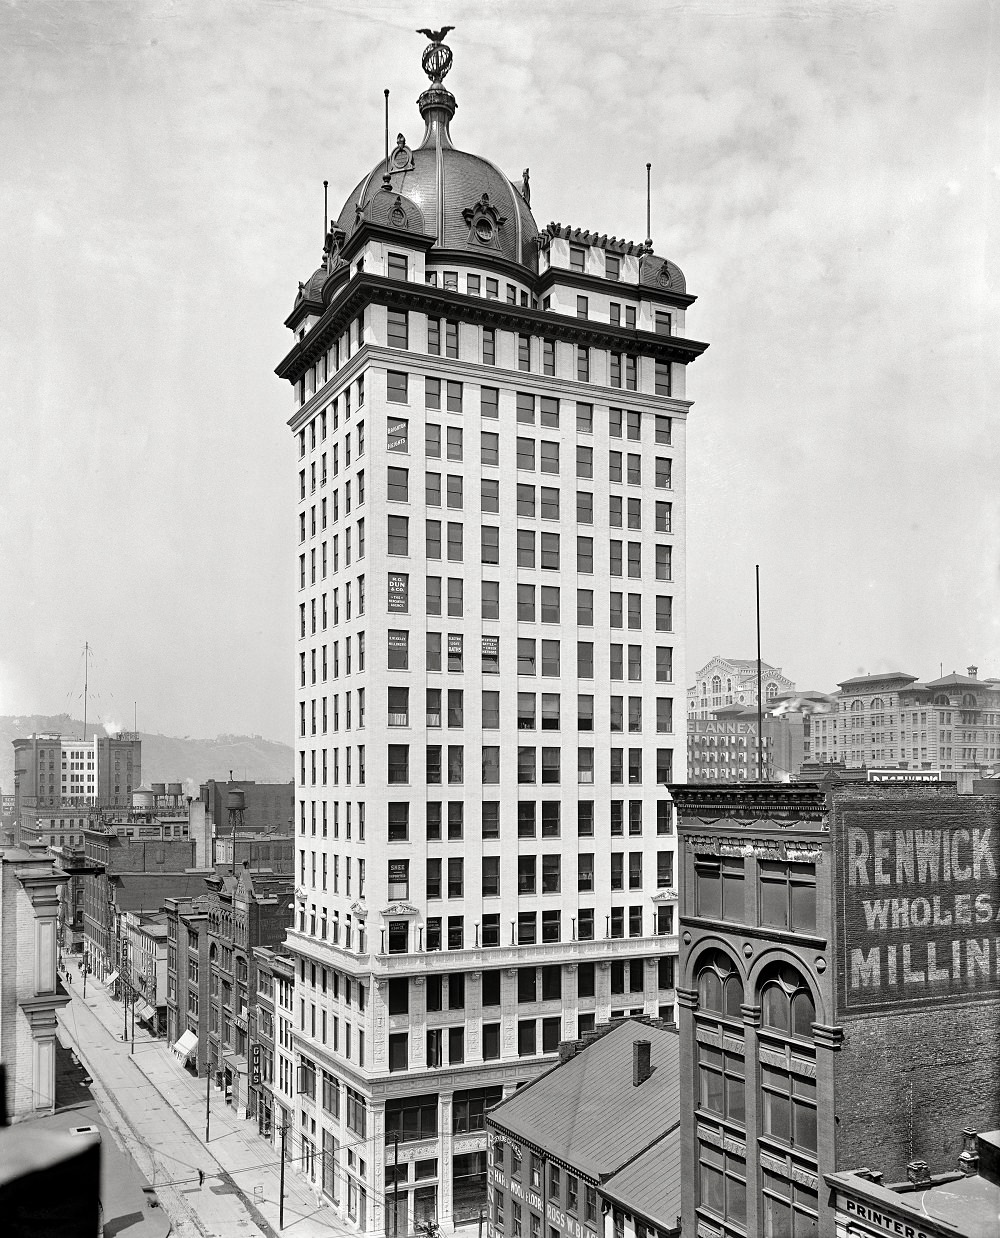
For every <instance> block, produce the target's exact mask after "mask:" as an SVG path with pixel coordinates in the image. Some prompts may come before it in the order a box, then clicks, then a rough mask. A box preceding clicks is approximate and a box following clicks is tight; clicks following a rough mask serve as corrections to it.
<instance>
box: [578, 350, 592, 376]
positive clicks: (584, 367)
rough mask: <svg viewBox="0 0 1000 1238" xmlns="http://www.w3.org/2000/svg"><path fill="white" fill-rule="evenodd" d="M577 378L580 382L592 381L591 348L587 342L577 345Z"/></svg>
mask: <svg viewBox="0 0 1000 1238" xmlns="http://www.w3.org/2000/svg"><path fill="white" fill-rule="evenodd" d="M576 379H577V382H580V383H589V382H590V349H589V348H588V347H587V346H586V345H585V344H578V345H577V346H576Z"/></svg>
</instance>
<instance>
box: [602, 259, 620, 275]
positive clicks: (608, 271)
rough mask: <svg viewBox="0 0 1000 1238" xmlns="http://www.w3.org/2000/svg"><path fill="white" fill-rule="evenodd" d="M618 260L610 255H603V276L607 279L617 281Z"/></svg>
mask: <svg viewBox="0 0 1000 1238" xmlns="http://www.w3.org/2000/svg"><path fill="white" fill-rule="evenodd" d="M619 262H620V259H618V258H615V257H612V255H611V254H607V255H605V258H604V274H605V277H606V278H607V279H615V280H616V279H618V269H619Z"/></svg>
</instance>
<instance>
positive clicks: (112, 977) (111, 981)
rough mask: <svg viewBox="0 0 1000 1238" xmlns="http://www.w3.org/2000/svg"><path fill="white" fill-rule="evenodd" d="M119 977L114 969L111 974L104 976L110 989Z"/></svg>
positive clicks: (105, 984)
mask: <svg viewBox="0 0 1000 1238" xmlns="http://www.w3.org/2000/svg"><path fill="white" fill-rule="evenodd" d="M117 979H118V973H117V972H116V971H113V972H112V973H111V975H110V976H105V977H104V986H105V988H108V989H110V988H111V986H112V985H113V984H114V982H115V981H116V980H117Z"/></svg>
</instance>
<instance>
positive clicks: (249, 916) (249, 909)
mask: <svg viewBox="0 0 1000 1238" xmlns="http://www.w3.org/2000/svg"><path fill="white" fill-rule="evenodd" d="M205 884H206V886H207V887H208V894H207V895H206V897H205V899H204V900H203V901H202V904H201V905H202V907H203V908H204V909H205V910H206V911H207V912H208V933H209V947H208V961H209V987H208V1003H209V1005H208V1025H207V1029H206V1026H205V1021H204V1020H202V1022H201V1026H200V1034H201V1035H204V1034H205V1033H206V1031H207V1036H208V1047H207V1055H208V1061H209V1064H210V1067H211V1069H212V1070H214V1071H216V1072H221V1073H222V1082H223V1087H224V1088H225V1091H226V1099H227V1100H228V1101H229V1103H230V1104H232V1106H233V1108H234V1109H235V1110H236V1111H237V1112H238V1113H240V1114H241V1115H242V1116H245V1117H250V1116H251V1114H252V1112H253V1104H252V1100H251V1095H250V1089H251V1078H250V1046H251V1041H252V1038H253V1025H254V1022H255V1006H256V1003H257V984H258V980H257V975H258V973H257V967H256V966H255V964H254V950H255V948H256V947H257V946H266V947H272V948H273V947H278V946H280V945H281V944H282V943H283V942H284V940H285V930H286V929H287V928H288V926H289V925H290V924H291V922H292V908H293V906H294V904H293V902H292V899H293V896H294V893H295V887H294V882H293V881H292V879H291V877H273V876H271V877H269V876H266V875H259V874H253V873H251V871H250V868H249V866H247V867H244V868H242V869H240V870H238V872H237V873H236V874H235V875H233V874H232V873H220V874H218V875H217V876H213V877H209V878H207V879H206V882H205Z"/></svg>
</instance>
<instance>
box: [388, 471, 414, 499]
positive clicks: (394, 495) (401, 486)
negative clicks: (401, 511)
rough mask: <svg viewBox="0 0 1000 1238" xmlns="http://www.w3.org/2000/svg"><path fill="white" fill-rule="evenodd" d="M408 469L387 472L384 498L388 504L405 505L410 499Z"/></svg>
mask: <svg viewBox="0 0 1000 1238" xmlns="http://www.w3.org/2000/svg"><path fill="white" fill-rule="evenodd" d="M409 477H410V471H409V469H394V468H390V469H389V470H388V471H387V482H386V498H387V499H388V500H389V502H390V503H406V502H408V501H409V497H410V483H409Z"/></svg>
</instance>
